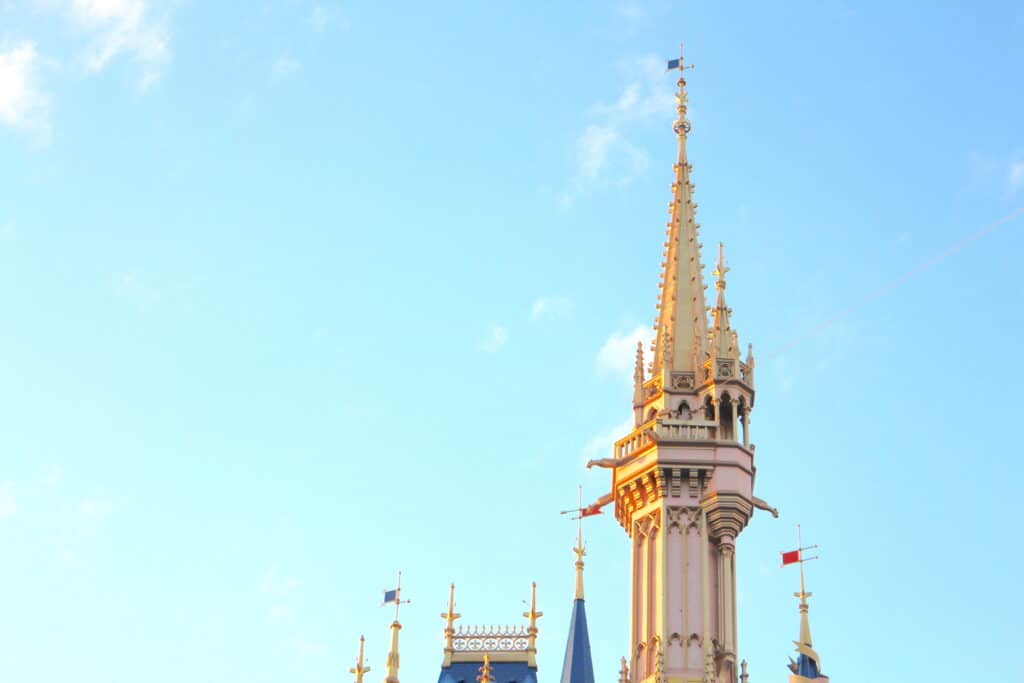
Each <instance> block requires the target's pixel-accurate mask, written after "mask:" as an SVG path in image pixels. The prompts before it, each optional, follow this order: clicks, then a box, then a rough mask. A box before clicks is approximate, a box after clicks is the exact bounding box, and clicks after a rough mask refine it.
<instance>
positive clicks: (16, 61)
mask: <svg viewBox="0 0 1024 683" xmlns="http://www.w3.org/2000/svg"><path fill="white" fill-rule="evenodd" d="M39 63H40V59H39V53H38V51H37V50H36V45H35V43H34V42H32V41H22V42H20V43H17V44H14V45H12V46H11V47H9V48H8V49H7V50H0V123H2V124H4V125H6V126H9V127H11V128H15V129H18V130H22V131H25V132H27V133H30V134H32V135H34V136H36V138H37V139H39V140H40V141H41V142H43V143H45V142H48V141H49V139H50V116H49V114H50V112H49V99H48V98H47V97H46V95H44V94H43V92H42V90H41V89H40V87H39V81H38V70H39Z"/></svg>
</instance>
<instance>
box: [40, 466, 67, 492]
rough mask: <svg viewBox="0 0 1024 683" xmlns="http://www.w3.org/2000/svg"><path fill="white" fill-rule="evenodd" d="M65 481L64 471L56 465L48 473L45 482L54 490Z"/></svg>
mask: <svg viewBox="0 0 1024 683" xmlns="http://www.w3.org/2000/svg"><path fill="white" fill-rule="evenodd" d="M63 479H64V469H63V468H62V467H61V466H60V465H54V466H53V467H51V468H50V469H49V470H48V471H47V472H46V477H44V478H43V482H44V483H45V484H46V485H47V486H48V487H50V488H53V487H54V486H56V485H57V484H59V483H60V482H61V481H62V480H63Z"/></svg>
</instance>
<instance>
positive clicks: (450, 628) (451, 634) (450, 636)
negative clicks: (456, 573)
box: [441, 583, 462, 666]
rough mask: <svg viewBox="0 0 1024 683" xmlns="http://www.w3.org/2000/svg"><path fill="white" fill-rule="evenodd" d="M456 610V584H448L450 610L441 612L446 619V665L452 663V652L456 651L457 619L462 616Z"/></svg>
mask: <svg viewBox="0 0 1024 683" xmlns="http://www.w3.org/2000/svg"><path fill="white" fill-rule="evenodd" d="M461 616H462V615H461V614H458V613H457V612H456V611H455V584H454V583H453V584H450V585H449V586H448V611H447V612H442V613H441V618H442V619H444V621H445V625H444V661H445V666H448V665H449V664H451V657H452V654H454V652H455V642H454V641H455V620H456V619H458V618H459V617H461Z"/></svg>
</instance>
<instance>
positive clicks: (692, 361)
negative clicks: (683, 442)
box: [652, 48, 708, 388]
mask: <svg viewBox="0 0 1024 683" xmlns="http://www.w3.org/2000/svg"><path fill="white" fill-rule="evenodd" d="M678 68H679V81H678V82H677V85H678V87H679V92H678V93H677V95H676V121H675V124H674V125H673V130H675V133H676V137H677V138H678V141H679V156H678V158H677V160H676V164H675V166H674V170H675V179H674V182H673V183H672V203H671V204H670V205H669V222H668V231H667V235H668V241H667V242H666V243H665V254H664V256H665V261H664V262H663V264H662V279H661V283H660V289H661V291H660V295H659V298H658V320H657V325H656V326H655V330H656V336H655V338H654V358H653V361H652V368H653V372H654V374H655V375H659V374H660V375H661V378H662V386H674V385H673V384H669V381H668V380H671V373H672V372H673V371H675V372H685V373H693V376H692V379H691V381H690V383H689V386H690V387H691V388H692V387H694V386H698V385H700V384H701V383H702V382H703V381H704V375H703V367H704V360H705V358H706V357H707V355H708V352H707V339H708V321H707V309H706V305H705V301H704V279H703V275H702V266H701V262H700V243H698V241H697V229H698V225H697V221H696V210H697V204H696V203H695V202H694V201H693V190H694V187H693V185H692V184H691V182H690V164H689V162H688V161H687V159H686V136H687V134H688V133H689V132H690V122H689V120H688V119H687V118H686V80H685V79H684V78H683V71H685V70H686V69H687V68H692V67H688V66H686V64H685V62H684V61H683V57H682V48H680V55H679V60H678ZM675 386H678V385H675Z"/></svg>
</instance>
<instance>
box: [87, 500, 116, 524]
mask: <svg viewBox="0 0 1024 683" xmlns="http://www.w3.org/2000/svg"><path fill="white" fill-rule="evenodd" d="M79 510H80V511H81V513H82V516H83V517H86V518H88V519H96V520H99V519H106V518H107V517H109V516H110V514H111V513H112V512H113V511H114V506H113V505H112V504H111V503H110V501H109V500H100V499H98V498H83V499H82V502H81V504H80V505H79Z"/></svg>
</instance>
